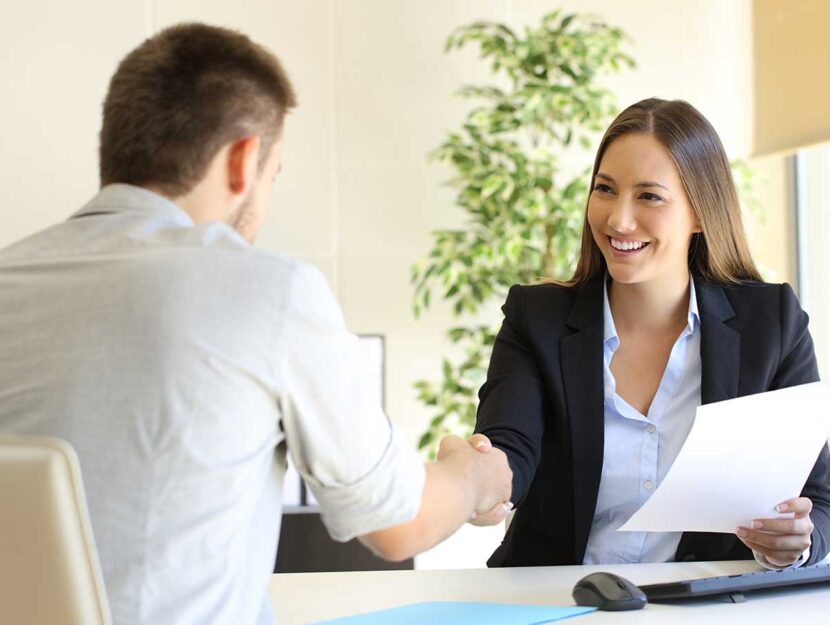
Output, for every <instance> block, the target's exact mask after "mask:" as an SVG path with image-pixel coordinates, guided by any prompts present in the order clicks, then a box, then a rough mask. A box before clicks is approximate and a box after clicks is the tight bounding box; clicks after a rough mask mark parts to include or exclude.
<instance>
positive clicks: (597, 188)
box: [594, 182, 614, 193]
mask: <svg viewBox="0 0 830 625" xmlns="http://www.w3.org/2000/svg"><path fill="white" fill-rule="evenodd" d="M594 191H599V192H600V193H613V192H614V190H613V189H612V188H611V187H609V186H608V185H607V184H602V183H601V182H599V183H597V184H595V185H594Z"/></svg>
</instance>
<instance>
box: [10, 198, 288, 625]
mask: <svg viewBox="0 0 830 625" xmlns="http://www.w3.org/2000/svg"><path fill="white" fill-rule="evenodd" d="M148 200H149V201H148ZM132 204H135V205H134V206H133V205H132ZM148 207H150V210H148ZM110 209H112V210H110ZM295 267H296V263H294V262H293V261H289V260H283V259H280V258H279V257H275V256H270V255H264V254H259V253H256V252H253V251H252V250H251V248H250V247H249V246H248V244H247V243H245V242H244V241H243V240H242V239H241V237H239V236H238V235H237V234H236V233H235V232H234V231H233V230H232V229H231V228H229V227H227V226H225V225H222V224H214V225H209V226H201V227H193V225H192V222H190V223H188V217H187V215H186V214H185V213H184V212H183V211H180V210H178V209H177V207H175V206H174V205H173V204H172V203H169V202H165V201H164V200H162V199H161V198H159V197H158V196H155V195H153V194H150V193H148V192H146V191H143V190H141V189H137V188H135V187H124V186H119V185H116V186H113V187H110V188H108V189H106V190H105V191H104V192H103V193H102V194H100V195H99V196H98V198H96V200H95V201H94V202H93V204H92V205H89V206H88V207H87V208H86V209H85V210H84V211H81V213H79V214H77V215H76V216H74V217H73V218H72V219H70V220H69V221H67V222H65V223H62V224H59V225H57V226H55V227H53V228H51V229H49V230H46V231H44V232H42V233H40V234H38V235H35V236H34V237H31V238H29V239H27V240H25V241H22V242H20V243H18V244H16V245H14V246H12V247H11V248H8V249H6V250H4V251H3V252H0V310H2V311H3V313H2V318H3V322H2V324H0V431H8V432H17V433H30V434H39V433H42V434H50V435H54V436H59V437H61V438H63V439H65V440H67V441H68V442H69V443H71V444H72V445H73V446H74V447H75V449H76V450H77V452H78V454H79V457H80V459H81V466H82V470H83V475H84V480H85V484H86V490H87V493H88V499H89V506H90V512H91V516H92V520H93V529H94V532H95V537H96V541H97V544H98V549H99V552H100V556H101V561H102V565H103V569H104V575H105V580H106V584H107V590H108V593H109V596H110V602H111V604H112V609H113V613H114V616H115V622H116V623H117V624H119V625H125V624H127V623H130V624H132V623H150V622H154V623H208V622H211V623H232V622H233V623H237V622H238V623H245V622H255V621H256V615H257V613H258V612H259V611H260V609H261V607H262V606H263V605H264V604H263V599H264V593H265V584H267V580H268V574H269V573H270V571H271V570H272V567H273V563H274V554H275V551H276V540H277V536H278V533H279V518H280V487H281V482H282V479H281V478H282V473H283V464H284V463H283V461H282V458H283V455H284V453H283V452H282V450H283V449H284V447H281V448H280V452H281V453H280V455H279V458H278V456H277V455H275V449H276V448H277V445H278V444H279V443H280V442H281V440H282V439H283V436H282V434H281V432H280V428H279V423H278V422H279V418H280V413H279V410H278V406H277V402H276V399H275V398H276V397H278V395H279V389H278V386H279V380H278V376H279V372H278V371H277V370H276V369H275V366H274V364H275V362H278V356H279V354H275V353H274V351H273V350H276V349H279V347H278V345H279V341H280V339H281V337H280V336H279V335H280V332H281V331H283V327H282V324H281V311H282V309H283V308H284V307H285V305H286V303H285V301H284V299H285V294H287V293H288V290H289V288H288V287H289V285H288V281H289V280H290V279H291V276H292V272H293V271H294V269H295ZM252 599H253V600H252ZM263 619H264V620H263V622H268V619H266V618H265V615H263Z"/></svg>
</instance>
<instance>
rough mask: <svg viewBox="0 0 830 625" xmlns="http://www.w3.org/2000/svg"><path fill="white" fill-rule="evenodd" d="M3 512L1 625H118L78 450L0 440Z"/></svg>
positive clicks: (39, 441)
mask: <svg viewBox="0 0 830 625" xmlns="http://www.w3.org/2000/svg"><path fill="white" fill-rule="evenodd" d="M0 510H1V511H2V512H0V622H2V623H9V624H10V625H11V624H12V623H13V624H14V625H110V624H111V619H110V613H109V606H108V604H107V598H106V593H105V591H104V583H103V578H102V577H101V570H100V567H99V564H98V556H97V554H96V551H95V543H94V542H93V539H92V528H91V525H90V522H89V514H88V512H87V507H86V498H85V497H84V490H83V484H82V482H81V472H80V467H79V464H78V457H77V456H76V455H75V452H74V450H73V449H72V447H70V446H69V444H67V443H66V442H64V441H62V440H60V439H56V438H47V437H23V436H0Z"/></svg>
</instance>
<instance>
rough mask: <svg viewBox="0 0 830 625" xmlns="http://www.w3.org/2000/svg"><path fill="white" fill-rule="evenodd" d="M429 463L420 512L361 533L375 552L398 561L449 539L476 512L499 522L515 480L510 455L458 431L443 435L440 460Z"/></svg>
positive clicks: (479, 438)
mask: <svg viewBox="0 0 830 625" xmlns="http://www.w3.org/2000/svg"><path fill="white" fill-rule="evenodd" d="M482 439H483V441H482ZM474 445H475V446H476V447H475V448H474ZM476 449H479V451H476ZM425 468H426V481H425V483H424V490H423V494H422V495H421V505H420V507H419V509H418V514H417V515H416V517H415V518H414V519H413V520H412V521H408V522H406V523H401V524H399V525H394V526H392V527H389V528H387V529H382V530H378V531H375V532H370V533H368V534H365V535H363V536H360V537H359V540H360V541H361V542H362V543H363V544H364V545H366V546H367V547H369V548H370V549H371V550H372V551H373V552H374V553H375V554H376V555H378V556H380V557H382V558H385V559H387V560H396V561H399V560H405V559H407V558H411V557H412V556H414V555H415V554H418V553H421V552H423V551H426V550H427V549H430V548H432V547H434V546H435V545H437V544H438V543H440V542H442V541H444V540H446V539H447V538H449V537H450V536H451V535H452V534H453V533H454V532H455V531H456V530H457V529H458V528H459V527H461V526H462V525H463V524H464V523H466V522H467V521H469V520H470V519H472V518H473V517H474V516H475V515H476V513H487V517H488V519H489V521H490V522H491V523H497V522H499V521H501V520H503V519H504V517H505V516H506V515H507V513H508V512H509V511H510V509H511V508H512V505H510V504H509V503H507V502H509V500H510V491H511V488H512V480H513V474H512V472H511V471H510V468H509V466H508V464H507V456H505V454H504V452H502V451H501V450H499V449H491V448H490V446H489V441H487V439H486V438H485V437H483V436H478V437H476V439H474V440H471V441H470V443H468V442H467V441H465V440H463V439H461V438H458V437H456V436H448V437H446V438H444V439H443V440H442V441H441V446H440V449H439V451H438V461H437V462H433V463H427V464H426V467H425Z"/></svg>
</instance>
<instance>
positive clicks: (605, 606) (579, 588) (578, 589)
mask: <svg viewBox="0 0 830 625" xmlns="http://www.w3.org/2000/svg"><path fill="white" fill-rule="evenodd" d="M573 598H574V601H576V605H584V606H591V607H594V608H598V609H600V610H607V611H610V612H618V611H621V610H639V609H640V608H642V607H643V606H644V605H645V604H646V594H645V593H644V592H643V591H642V590H640V589H639V588H638V587H637V586H635V585H634V584H632V583H631V582H629V581H628V580H627V579H625V578H624V577H620V576H619V575H614V574H613V573H591V574H590V575H587V576H585V577H583V578H582V579H581V580H579V581H578V582H577V583H576V585H575V586H574V590H573Z"/></svg>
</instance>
